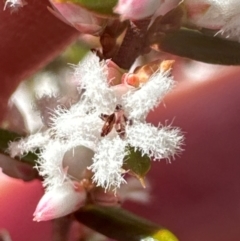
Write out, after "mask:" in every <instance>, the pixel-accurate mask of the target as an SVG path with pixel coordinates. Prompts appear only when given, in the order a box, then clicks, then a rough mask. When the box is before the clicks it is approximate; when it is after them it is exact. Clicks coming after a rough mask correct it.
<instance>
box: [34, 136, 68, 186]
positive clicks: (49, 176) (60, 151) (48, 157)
mask: <svg viewBox="0 0 240 241" xmlns="http://www.w3.org/2000/svg"><path fill="white" fill-rule="evenodd" d="M68 149H69V146H67V145H66V144H65V143H61V142H60V141H57V140H54V141H50V142H49V143H48V144H47V145H45V146H44V148H43V149H42V151H41V153H40V155H39V160H38V166H37V169H38V171H39V174H40V175H41V176H43V177H44V182H43V185H44V186H45V187H47V188H48V190H51V189H52V188H55V187H56V186H60V185H62V183H63V182H64V181H65V180H66V179H67V173H66V171H65V170H64V169H63V166H62V159H63V156H64V154H65V152H66V151H67V150H68Z"/></svg>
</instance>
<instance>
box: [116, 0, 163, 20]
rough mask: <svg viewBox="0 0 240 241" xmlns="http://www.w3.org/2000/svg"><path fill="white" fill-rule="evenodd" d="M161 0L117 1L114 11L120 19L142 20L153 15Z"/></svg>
mask: <svg viewBox="0 0 240 241" xmlns="http://www.w3.org/2000/svg"><path fill="white" fill-rule="evenodd" d="M161 3H162V0H119V1H118V4H117V6H116V7H115V9H114V12H115V13H118V14H120V15H121V18H122V19H134V20H138V19H143V18H146V17H149V16H151V15H153V14H154V13H155V11H156V10H157V9H158V7H159V6H160V5H161Z"/></svg>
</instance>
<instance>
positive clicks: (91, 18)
mask: <svg viewBox="0 0 240 241" xmlns="http://www.w3.org/2000/svg"><path fill="white" fill-rule="evenodd" d="M49 1H50V3H51V4H52V6H53V9H51V8H49V10H50V11H51V12H52V13H53V14H54V15H55V16H56V17H58V18H59V19H61V20H62V21H64V22H65V23H67V24H69V25H71V26H73V27H74V28H76V29H77V30H78V31H80V32H82V33H85V34H92V35H98V34H99V33H101V32H102V30H103V29H104V27H105V26H106V23H107V20H106V19H103V18H100V17H97V16H95V15H94V14H93V13H91V12H89V11H87V10H85V9H84V8H82V7H80V6H79V5H77V4H74V3H71V2H59V1H56V0H49Z"/></svg>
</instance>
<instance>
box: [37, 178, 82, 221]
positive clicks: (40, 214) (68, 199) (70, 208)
mask: <svg viewBox="0 0 240 241" xmlns="http://www.w3.org/2000/svg"><path fill="white" fill-rule="evenodd" d="M85 200H86V191H85V189H84V188H83V187H82V186H80V185H79V184H78V183H71V182H65V183H63V185H62V186H59V187H57V188H55V189H53V190H51V191H48V192H46V193H45V194H44V195H43V197H42V198H41V200H40V201H39V203H38V205H37V208H36V210H35V212H34V214H33V216H34V218H33V220H34V221H37V222H40V221H47V220H51V219H55V218H59V217H62V216H65V215H67V214H69V213H72V212H74V211H76V210H77V209H79V208H80V207H82V206H83V205H84V204H85Z"/></svg>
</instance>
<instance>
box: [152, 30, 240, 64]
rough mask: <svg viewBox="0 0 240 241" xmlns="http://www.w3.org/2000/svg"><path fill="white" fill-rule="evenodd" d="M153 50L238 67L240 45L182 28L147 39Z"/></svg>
mask: <svg viewBox="0 0 240 241" xmlns="http://www.w3.org/2000/svg"><path fill="white" fill-rule="evenodd" d="M149 41H150V45H151V47H152V48H153V49H155V50H159V51H163V52H167V53H171V54H174V55H178V56H181V57H186V58H190V59H193V60H198V61H201V62H205V63H211V64H221V65H240V43H238V42H235V41H230V40H227V39H221V38H219V37H214V36H207V35H204V34H203V33H201V32H199V31H195V30H189V29H185V28H182V29H180V30H178V31H174V32H170V33H166V34H163V33H160V34H158V35H152V36H151V37H149Z"/></svg>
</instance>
